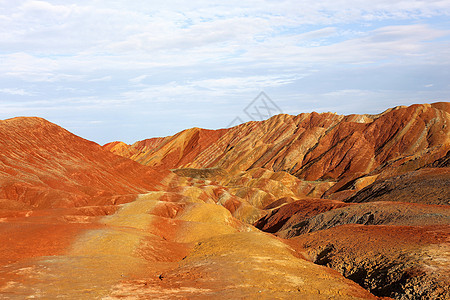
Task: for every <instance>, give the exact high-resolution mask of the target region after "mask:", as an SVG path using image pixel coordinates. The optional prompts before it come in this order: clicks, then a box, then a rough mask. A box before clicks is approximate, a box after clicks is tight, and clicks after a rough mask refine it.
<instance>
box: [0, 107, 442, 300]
mask: <svg viewBox="0 0 450 300" xmlns="http://www.w3.org/2000/svg"><path fill="white" fill-rule="evenodd" d="M449 115H450V105H449V104H448V103H435V104H431V105H429V104H424V105H414V106H411V107H398V108H395V109H389V110H387V111H386V112H384V113H381V114H379V115H351V116H339V115H336V114H330V113H326V114H317V113H308V114H301V115H299V116H289V115H279V116H274V117H273V118H271V119H269V120H266V121H263V122H249V123H246V124H242V125H239V126H237V127H233V128H230V129H222V130H216V131H215V130H204V129H199V128H193V129H188V130H185V131H182V132H180V133H178V134H176V135H174V136H171V137H163V138H152V139H148V140H144V141H140V142H136V143H135V144H133V145H126V144H124V143H122V142H113V143H110V144H107V145H105V146H103V147H100V146H99V145H97V144H95V143H92V142H89V141H86V140H84V139H81V138H79V137H77V136H75V135H73V134H71V133H69V132H67V131H66V130H64V129H62V128H60V127H59V126H57V125H55V124H51V123H49V122H47V121H45V120H43V119H39V118H16V119H10V120H5V121H0V153H1V155H0V298H2V299H3V298H4V299H24V298H45V299H54V298H57V297H62V298H66V299H119V298H120V299H122V298H128V299H149V298H157V299H186V298H187V299H210V298H215V299H230V298H246V299H274V298H276V299H287V298H294V299H297V298H299V299H330V298H333V299H377V298H379V297H392V298H397V299H418V298H424V299H438V298H445V297H448V296H449V288H448V287H449V278H448V275H447V274H448V273H449V272H448V271H449V268H450V267H449V258H448V253H449V251H448V248H449V247H450V244H449V241H450V237H449V233H450V231H449V230H450V221H449V218H450V212H449V207H450V206H448V197H449V196H448V188H447V182H448V179H449V171H448V168H449V166H448V153H449V150H450V148H449V147H450V133H449V130H448V122H449V121H450V117H449ZM115 154H117V155H115ZM253 225H254V226H253Z"/></svg>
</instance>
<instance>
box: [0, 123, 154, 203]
mask: <svg viewBox="0 0 450 300" xmlns="http://www.w3.org/2000/svg"><path fill="white" fill-rule="evenodd" d="M0 153H1V156H0V199H2V200H1V201H2V203H3V204H4V205H6V202H9V205H11V206H20V207H27V208H30V209H31V208H55V207H78V206H87V205H95V204H97V203H101V204H105V203H109V204H115V202H116V201H119V202H120V201H123V200H120V199H119V198H118V196H119V195H123V196H124V197H125V198H126V197H127V195H129V194H139V193H142V192H145V191H147V190H152V189H154V184H155V183H156V182H158V181H157V180H155V179H157V178H158V175H157V174H158V173H157V172H155V171H154V170H151V169H149V168H146V167H143V166H141V165H140V164H138V163H135V162H133V161H130V160H128V159H124V158H121V157H118V156H116V155H113V154H111V153H108V152H106V151H104V150H103V149H102V148H101V147H100V146H99V145H97V144H95V143H93V142H90V141H87V140H85V139H82V138H80V137H78V136H76V135H73V134H71V133H70V132H68V131H66V130H65V129H63V128H61V127H59V126H57V125H55V124H52V123H50V122H48V121H46V120H44V119H40V118H14V119H9V120H4V121H0Z"/></svg>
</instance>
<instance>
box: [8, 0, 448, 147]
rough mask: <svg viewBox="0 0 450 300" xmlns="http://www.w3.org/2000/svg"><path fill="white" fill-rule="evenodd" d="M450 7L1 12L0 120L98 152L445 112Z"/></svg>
mask: <svg viewBox="0 0 450 300" xmlns="http://www.w3.org/2000/svg"><path fill="white" fill-rule="evenodd" d="M449 16H450V1H448V0H417V1H415V0H406V1H402V0H322V1H317V0H296V1H283V0H279V1H273V0H272V1H257V0H248V1H247V0H244V1H242V0H240V1H234V0H229V1H215V0H209V1H176V0H165V1H138V0H136V1H125V0H108V1H106V0H89V1H87V0H78V1H73V0H48V1H34V0H14V1H11V0H0V119H7V118H11V117H15V116H40V117H44V118H46V119H48V120H50V121H52V122H55V123H57V124H59V125H61V126H63V127H64V128H66V129H68V130H70V131H72V132H74V133H75V134H78V135H80V136H82V137H84V138H87V139H90V140H93V141H96V142H98V143H100V144H103V143H106V142H109V141H113V140H122V141H125V142H127V143H132V142H134V141H136V140H141V139H144V138H149V137H154V136H166V135H171V134H174V133H175V132H178V131H180V130H182V129H185V128H189V127H204V128H214V129H215V128H221V127H226V126H228V125H229V124H230V122H232V121H233V120H235V119H236V118H238V120H242V121H247V120H249V119H250V117H249V116H247V115H246V114H245V113H244V109H245V108H246V107H247V106H248V105H249V104H250V103H252V101H253V100H254V98H255V97H256V96H258V94H259V93H260V92H261V91H264V92H265V93H266V94H267V95H268V96H269V97H270V98H271V99H272V100H273V102H274V103H276V105H277V106H278V107H279V108H280V110H281V111H282V112H284V113H289V114H299V113H301V112H311V111H318V112H324V111H332V112H337V113H339V114H351V113H377V112H381V111H383V110H384V109H386V108H388V107H392V106H396V105H409V104H413V103H430V102H437V101H450V100H449V99H450V93H449V91H450V80H449V78H450V74H449V73H450V21H449V20H450V18H449Z"/></svg>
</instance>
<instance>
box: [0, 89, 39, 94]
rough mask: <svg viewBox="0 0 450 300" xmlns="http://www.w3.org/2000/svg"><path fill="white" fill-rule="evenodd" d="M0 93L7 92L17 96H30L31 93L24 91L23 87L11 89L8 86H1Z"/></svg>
mask: <svg viewBox="0 0 450 300" xmlns="http://www.w3.org/2000/svg"><path fill="white" fill-rule="evenodd" d="M0 93H3V94H9V95H18V96H32V95H33V94H32V93H29V92H27V91H25V90H24V89H18V88H12V89H8V88H3V89H0Z"/></svg>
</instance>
